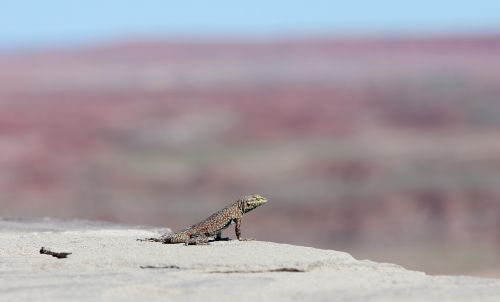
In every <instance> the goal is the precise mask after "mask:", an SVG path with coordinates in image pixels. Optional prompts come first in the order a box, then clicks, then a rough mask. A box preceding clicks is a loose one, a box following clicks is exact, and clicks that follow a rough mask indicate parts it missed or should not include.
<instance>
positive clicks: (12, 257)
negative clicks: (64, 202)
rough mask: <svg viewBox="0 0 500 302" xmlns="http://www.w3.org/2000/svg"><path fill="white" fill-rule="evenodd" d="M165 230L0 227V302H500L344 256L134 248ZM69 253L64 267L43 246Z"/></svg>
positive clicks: (479, 290)
mask: <svg viewBox="0 0 500 302" xmlns="http://www.w3.org/2000/svg"><path fill="white" fill-rule="evenodd" d="M164 231H166V230H165V229H151V228H146V227H136V226H123V225H112V224H107V223H95V222H88V221H54V220H50V219H41V220H26V221H22V220H5V219H4V220H0V300H2V301H28V300H29V301H61V300H64V301H96V300H98V301H106V300H116V301H143V300H144V301H145V300H173V301H192V300H194V299H196V300H202V299H203V300H204V301H260V300H262V299H266V300H273V301H280V300H304V299H307V300H319V301H500V280H496V279H481V278H473V277H451V276H428V275H426V274H424V273H421V272H415V271H409V270H405V269H404V268H402V267H400V266H397V265H393V264H385V263H375V262H371V261H367V260H363V261H359V260H356V259H354V258H353V257H351V256H350V255H349V254H347V253H343V252H337V251H332V250H320V249H315V248H310V247H301V246H293V245H288V244H277V243H271V242H260V241H247V242H239V241H229V242H216V243H212V244H210V245H208V246H184V245H182V244H177V245H164V244H159V243H151V242H139V241H136V240H135V239H136V238H140V237H151V236H157V235H158V234H160V233H162V232H164ZM42 246H43V247H46V248H50V249H51V250H53V251H55V252H71V253H72V254H71V255H69V256H68V258H65V259H57V258H54V257H51V256H49V255H42V254H39V250H40V248H41V247H42Z"/></svg>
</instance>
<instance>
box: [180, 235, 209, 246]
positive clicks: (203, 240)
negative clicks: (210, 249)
mask: <svg viewBox="0 0 500 302" xmlns="http://www.w3.org/2000/svg"><path fill="white" fill-rule="evenodd" d="M208 239H209V237H207V236H196V237H191V238H188V239H186V241H185V242H184V245H206V244H208Z"/></svg>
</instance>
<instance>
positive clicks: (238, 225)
mask: <svg viewBox="0 0 500 302" xmlns="http://www.w3.org/2000/svg"><path fill="white" fill-rule="evenodd" d="M234 221H235V222H236V225H235V227H234V232H235V233H236V238H237V239H238V240H240V241H248V240H253V239H252V238H241V218H236V219H235V220H234Z"/></svg>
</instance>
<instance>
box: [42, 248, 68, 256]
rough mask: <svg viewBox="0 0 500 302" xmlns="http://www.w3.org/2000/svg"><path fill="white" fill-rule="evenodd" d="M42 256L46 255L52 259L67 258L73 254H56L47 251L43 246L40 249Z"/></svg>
mask: <svg viewBox="0 0 500 302" xmlns="http://www.w3.org/2000/svg"><path fill="white" fill-rule="evenodd" d="M40 254H45V255H50V256H52V257H56V258H59V259H61V258H67V257H68V255H71V253H65V252H62V253H56V252H53V251H51V250H49V249H46V248H44V247H43V246H42V248H41V249H40Z"/></svg>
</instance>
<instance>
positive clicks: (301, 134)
mask: <svg viewBox="0 0 500 302" xmlns="http://www.w3.org/2000/svg"><path fill="white" fill-rule="evenodd" d="M0 192H1V194H0V205H1V212H0V215H1V216H53V217H68V218H70V217H71V218H73V217H78V218H89V219H104V220H110V221H116V222H125V223H139V224H149V225H160V226H162V225H167V226H169V227H172V228H180V227H184V226H186V225H188V224H190V223H194V222H196V221H197V220H198V219H200V218H203V217H204V216H205V215H206V214H208V213H210V212H212V211H214V210H216V209H218V208H219V207H221V206H223V205H225V204H226V203H228V202H229V201H231V200H232V199H234V198H236V197H238V196H239V195H241V194H247V193H261V194H262V195H265V196H267V197H269V199H270V203H269V204H268V205H266V207H265V208H262V209H258V211H256V212H255V213H252V214H251V215H249V217H248V218H247V219H246V221H245V222H244V229H243V232H246V233H247V234H248V236H251V237H257V238H259V239H262V240H273V241H280V242H291V243H297V244H305V245H314V246H319V247H327V248H335V249H346V250H348V251H351V252H353V253H354V254H355V255H357V256H359V257H371V258H374V259H376V260H386V261H391V262H394V261H399V262H400V263H402V264H404V265H406V266H409V267H411V268H417V269H423V270H426V271H429V272H440V273H463V272H467V273H477V274H483V275H487V274H490V275H497V274H498V270H499V269H500V255H499V254H498V253H497V251H498V248H499V247H500V37H499V36H485V37H470V38H461V37H453V38H432V39H423V38H415V39H351V40H349V39H344V40H339V39H331V40H329V39H323V40H290V41H279V42H272V41H252V42H245V41H230V42H227V41H216V42H208V41H206V42H161V41H138V42H127V43H120V44H110V45H104V46H93V47H90V46H89V47H85V48H84V47H82V48H78V49H58V50H50V51H47V50H46V51H24V52H22V53H12V54H3V55H0Z"/></svg>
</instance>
